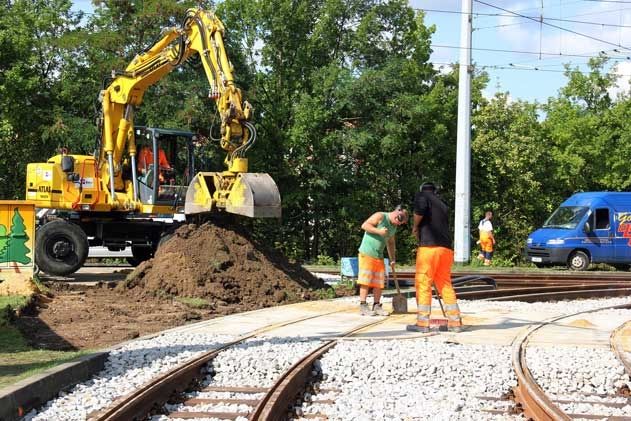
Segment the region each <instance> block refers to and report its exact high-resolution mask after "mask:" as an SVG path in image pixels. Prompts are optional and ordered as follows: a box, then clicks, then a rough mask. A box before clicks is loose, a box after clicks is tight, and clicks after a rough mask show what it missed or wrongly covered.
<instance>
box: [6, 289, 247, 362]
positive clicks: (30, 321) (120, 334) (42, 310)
mask: <svg viewBox="0 0 631 421" xmlns="http://www.w3.org/2000/svg"><path fill="white" fill-rule="evenodd" d="M48 287H49V288H50V295H51V297H50V298H47V297H40V298H39V299H37V300H36V302H35V303H34V304H33V305H31V306H30V307H29V308H28V309H27V310H26V311H25V312H24V313H23V314H20V315H19V317H17V318H16V320H14V325H16V326H17V327H18V328H19V329H20V331H21V332H22V334H23V335H24V336H25V337H26V338H27V340H28V341H29V343H30V344H31V345H32V346H34V347H36V348H43V349H54V350H77V349H98V348H103V347H106V346H109V345H114V344H117V343H120V342H123V341H126V340H128V339H134V338H137V337H138V336H142V335H147V334H149V333H153V332H158V331H161V330H165V329H168V328H171V327H175V326H180V325H183V324H186V323H191V322H193V321H198V320H205V319H209V318H213V317H217V316H221V315H224V314H228V313H229V312H230V311H231V309H225V310H224V311H223V312H217V311H216V310H210V309H197V308H191V307H189V306H187V305H185V304H182V303H180V302H178V301H176V300H175V299H166V298H162V299H160V298H150V297H146V298H143V299H140V298H137V297H131V296H126V295H125V294H121V293H119V292H117V291H116V290H115V284H114V283H102V284H98V285H97V286H85V285H69V284H67V283H57V282H54V283H49V284H48ZM232 311H238V309H237V308H234V309H232Z"/></svg>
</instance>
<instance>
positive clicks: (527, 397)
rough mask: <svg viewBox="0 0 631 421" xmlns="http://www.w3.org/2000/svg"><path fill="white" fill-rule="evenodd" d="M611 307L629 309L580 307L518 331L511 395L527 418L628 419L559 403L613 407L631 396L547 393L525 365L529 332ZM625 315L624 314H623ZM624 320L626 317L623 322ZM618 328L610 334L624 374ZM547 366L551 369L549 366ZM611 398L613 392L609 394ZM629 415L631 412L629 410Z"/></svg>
mask: <svg viewBox="0 0 631 421" xmlns="http://www.w3.org/2000/svg"><path fill="white" fill-rule="evenodd" d="M613 309H631V305H620V306H613V307H605V308H600V309H595V310H590V311H584V312H579V313H574V314H570V315H563V316H559V317H555V318H552V319H549V320H546V321H544V322H542V323H540V324H537V325H535V326H533V327H531V328H530V329H528V330H527V331H525V332H523V333H522V334H521V335H519V336H518V337H517V338H516V339H515V342H514V344H513V366H514V367H515V372H516V374H517V379H518V386H517V387H515V388H514V390H513V392H514V396H515V401H516V402H517V403H518V404H519V405H520V406H521V408H522V409H523V411H524V415H525V416H526V417H529V418H531V419H535V420H541V421H547V420H571V419H608V420H616V421H630V420H631V416H616V415H611V414H599V413H598V409H595V412H592V413H575V412H574V413H569V412H567V411H566V410H564V409H563V406H565V407H568V406H571V407H577V406H578V407H580V406H581V405H582V407H584V408H585V407H596V408H598V407H614V408H624V407H627V408H628V407H629V405H631V400H630V399H627V398H624V399H623V400H626V402H624V401H623V402H611V401H608V400H606V398H607V396H606V395H602V394H601V395H594V394H583V395H581V396H580V397H578V398H571V399H567V398H566V399H559V398H556V397H551V396H550V394H549V393H548V392H546V391H545V390H544V389H543V387H542V386H541V385H540V384H539V383H538V381H537V378H536V377H535V375H534V374H533V372H532V371H531V369H530V368H529V366H528V360H527V356H526V350H527V348H528V345H529V342H530V341H531V340H532V338H533V336H534V335H535V334H536V333H539V332H540V331H541V330H543V329H546V328H549V327H550V326H553V327H556V328H557V329H558V324H559V322H561V321H563V320H567V319H569V318H571V317H575V316H578V315H588V314H595V313H598V312H603V311H606V310H613ZM627 318H628V316H627ZM624 323H625V324H626V323H627V322H626V321H625V322H624ZM620 331H621V328H619V329H616V330H615V331H614V332H613V333H612V335H611V344H612V348H613V349H614V350H615V352H616V355H617V356H618V358H620V361H621V362H622V363H623V364H624V366H625V368H626V372H627V374H628V375H631V363H630V362H629V359H628V357H627V356H626V355H625V353H624V352H623V351H622V347H621V345H620V334H619V332H620ZM550 369H553V368H552V367H550ZM594 397H596V398H597V400H596V399H594ZM610 397H611V398H614V396H610ZM630 415H631V414H630Z"/></svg>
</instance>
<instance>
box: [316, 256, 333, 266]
mask: <svg viewBox="0 0 631 421" xmlns="http://www.w3.org/2000/svg"><path fill="white" fill-rule="evenodd" d="M315 264H316V265H320V266H333V265H335V259H334V258H332V257H331V256H326V255H323V254H318V257H317V259H316V261H315Z"/></svg>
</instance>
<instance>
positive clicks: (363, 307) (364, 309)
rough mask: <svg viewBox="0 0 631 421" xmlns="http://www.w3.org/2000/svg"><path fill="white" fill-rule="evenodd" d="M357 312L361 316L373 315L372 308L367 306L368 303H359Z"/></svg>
mask: <svg viewBox="0 0 631 421" xmlns="http://www.w3.org/2000/svg"><path fill="white" fill-rule="evenodd" d="M359 314H361V315H362V316H374V315H375V312H374V310H371V309H370V308H369V307H368V303H359Z"/></svg>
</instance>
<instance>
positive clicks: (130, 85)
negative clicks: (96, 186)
mask: <svg viewBox="0 0 631 421" xmlns="http://www.w3.org/2000/svg"><path fill="white" fill-rule="evenodd" d="M224 33H225V28H224V26H223V23H222V22H221V21H220V20H219V18H218V17H217V16H216V15H215V14H214V13H213V12H211V11H207V10H204V9H201V8H196V9H189V10H188V11H187V12H186V17H185V18H184V21H183V23H182V25H181V26H180V27H173V28H167V29H165V30H164V31H163V32H162V35H161V38H160V40H158V41H157V42H156V43H155V44H154V45H153V46H151V47H150V48H148V49H146V50H145V51H143V52H142V53H140V54H138V55H137V56H136V57H135V58H134V59H133V60H132V62H131V63H130V64H129V65H128V66H127V68H126V69H125V70H124V71H122V72H114V74H113V81H112V83H111V84H110V85H109V86H108V87H107V88H106V89H104V90H103V91H101V96H100V100H101V103H102V110H103V124H102V141H101V148H100V153H99V165H100V173H101V177H102V181H103V182H104V186H106V187H109V188H108V190H109V193H110V194H109V201H110V204H111V205H112V206H113V207H119V206H122V207H124V208H139V207H141V206H142V204H141V203H139V200H138V183H137V180H136V155H137V150H136V142H135V139H134V131H133V128H134V111H135V109H136V108H137V107H139V106H140V105H141V104H142V101H143V96H144V93H145V92H146V90H147V89H148V88H149V87H150V86H151V85H153V84H155V83H156V82H158V81H159V80H160V79H162V78H163V77H164V76H166V75H167V74H168V73H170V72H171V71H173V70H174V69H175V68H177V67H178V66H180V65H181V64H183V63H184V62H185V61H186V60H187V59H188V58H189V57H191V56H192V55H195V54H197V55H199V58H200V60H201V63H202V65H203V68H204V71H205V74H206V77H207V79H208V83H209V86H210V88H209V97H210V98H212V99H213V100H214V101H215V103H216V106H217V109H218V111H219V115H220V117H221V140H220V145H221V147H222V148H223V149H224V150H226V151H227V156H226V159H225V163H226V165H227V171H224V172H221V173H199V174H198V175H197V176H196V177H195V178H194V179H193V181H192V182H191V184H190V186H189V191H188V192H187V201H186V206H185V209H186V212H187V213H202V212H211V211H213V210H215V209H222V210H226V211H228V212H232V213H239V214H244V215H247V216H252V217H278V216H280V194H279V193H278V188H277V187H276V184H275V183H274V181H273V180H272V179H271V177H269V175H267V174H264V173H261V174H252V173H247V169H248V162H247V159H246V158H245V153H246V152H247V150H248V149H249V148H250V147H251V146H252V144H253V143H254V141H255V140H256V130H255V128H254V125H253V124H252V123H251V122H250V120H251V118H252V107H251V106H250V104H249V103H248V102H247V101H245V102H244V101H243V99H242V95H241V90H240V89H239V88H238V87H237V86H236V84H235V81H234V75H233V73H232V70H233V69H232V64H231V63H230V61H229V59H228V56H227V54H226V49H225V46H224ZM125 150H127V152H128V154H129V156H130V158H131V164H132V174H133V177H134V179H133V185H132V188H133V192H132V193H131V195H129V194H127V195H125V197H126V198H123V199H122V200H119V199H117V197H116V196H117V194H116V192H117V191H121V190H124V189H125V186H124V182H123V180H122V178H121V161H122V158H123V154H124V152H125ZM130 196H131V199H129V197H130ZM122 202H124V203H122ZM257 206H258V208H259V209H256V208H257Z"/></svg>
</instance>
